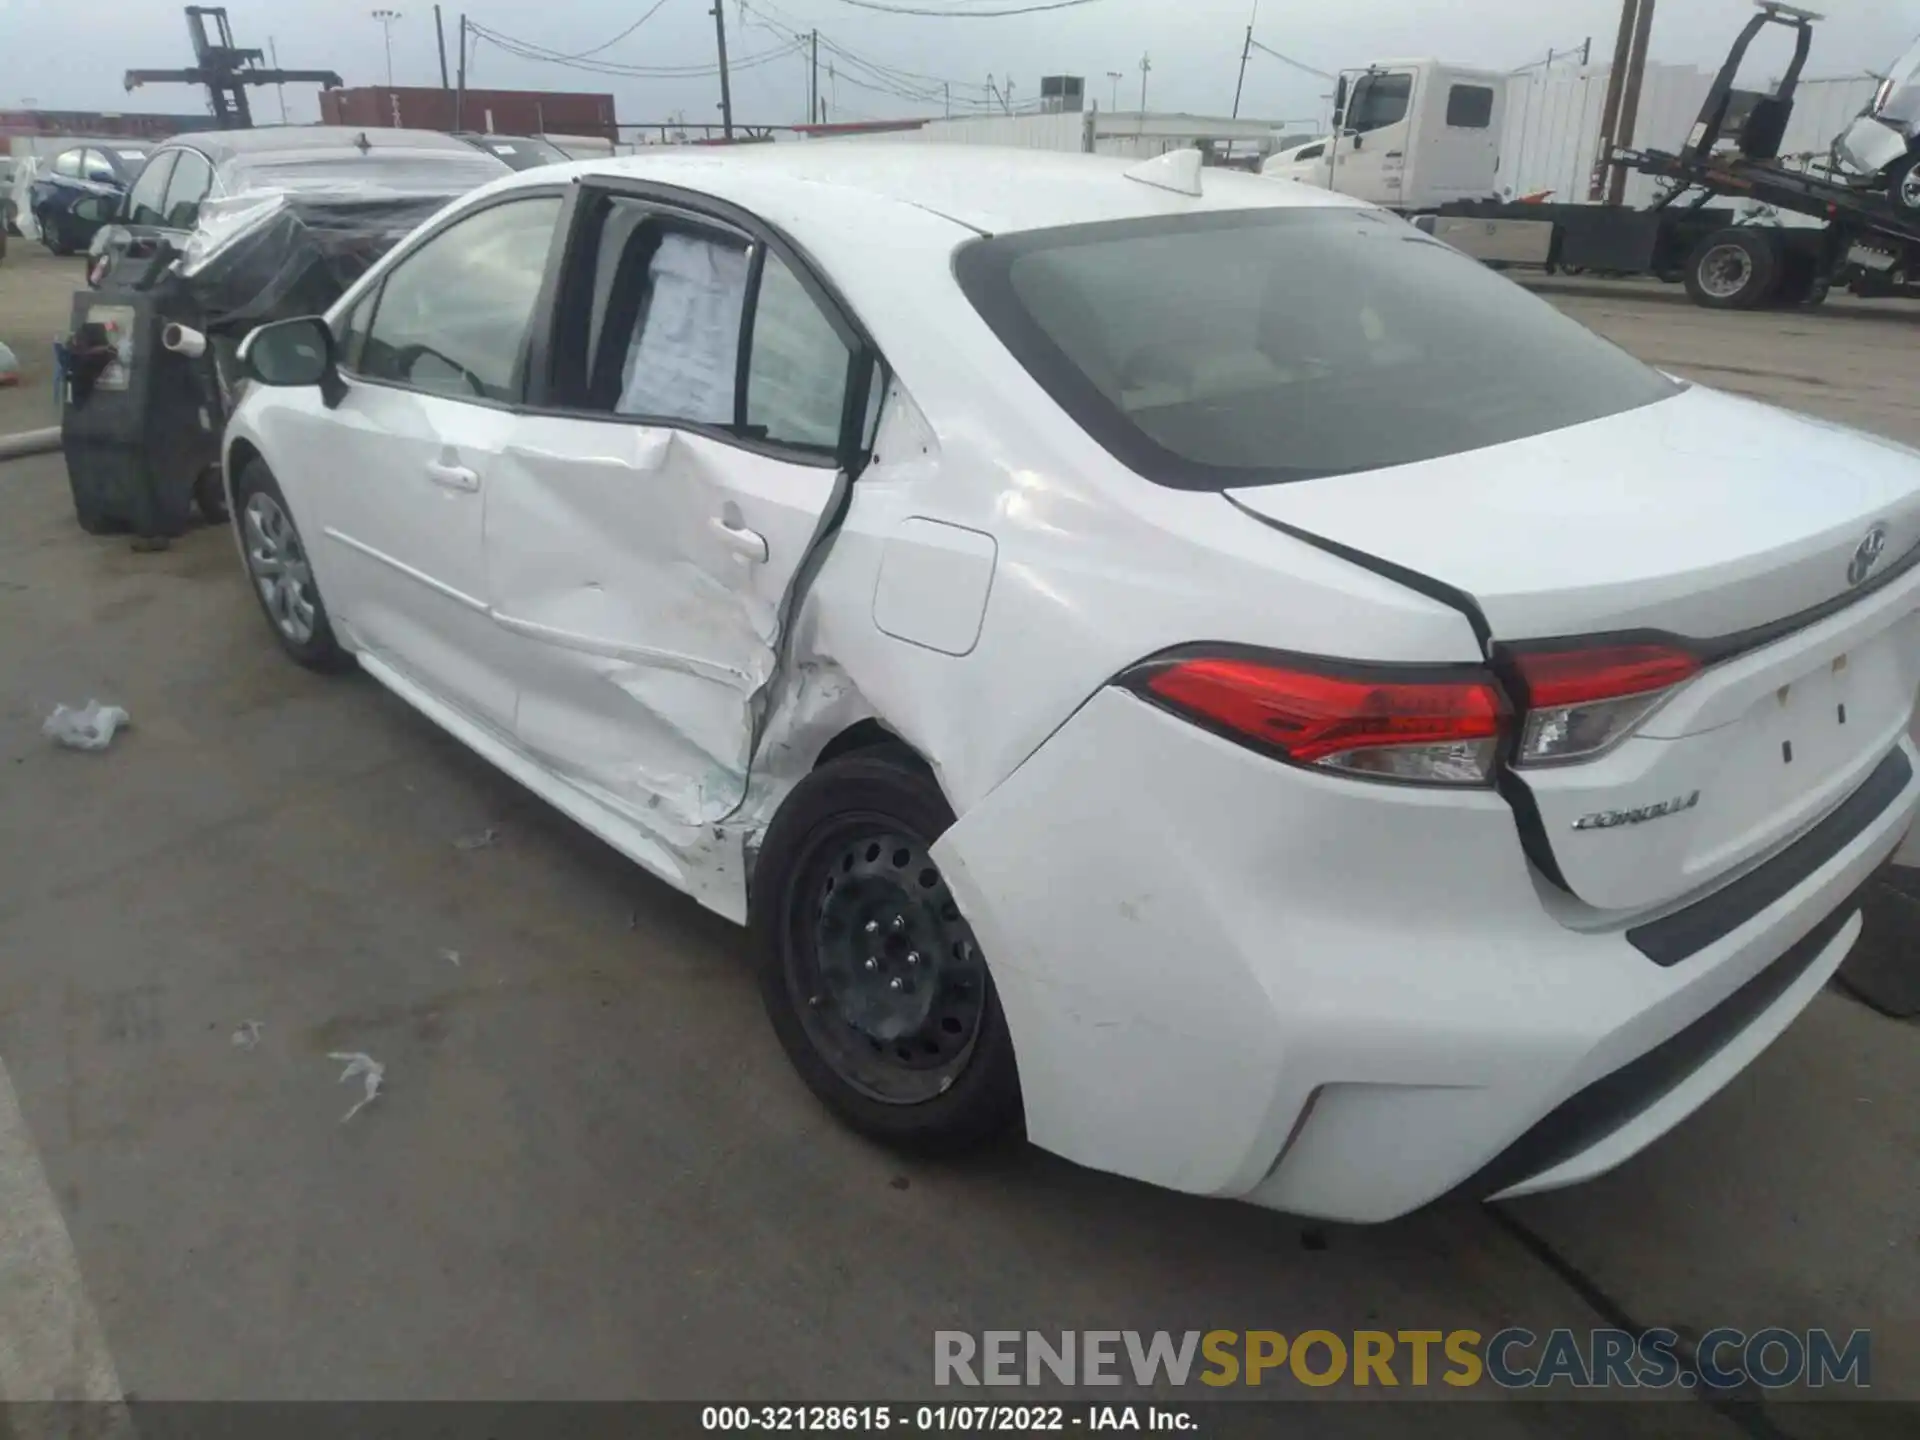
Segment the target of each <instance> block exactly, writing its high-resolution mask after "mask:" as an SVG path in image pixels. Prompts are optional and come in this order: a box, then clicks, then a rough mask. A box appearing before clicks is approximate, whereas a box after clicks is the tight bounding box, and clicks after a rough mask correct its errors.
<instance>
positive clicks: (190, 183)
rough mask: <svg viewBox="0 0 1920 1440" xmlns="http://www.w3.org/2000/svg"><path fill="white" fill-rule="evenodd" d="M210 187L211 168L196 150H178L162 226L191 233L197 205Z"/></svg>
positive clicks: (198, 207) (197, 214) (197, 210)
mask: <svg viewBox="0 0 1920 1440" xmlns="http://www.w3.org/2000/svg"><path fill="white" fill-rule="evenodd" d="M212 188H213V166H211V165H210V164H208V163H207V157H206V156H204V155H202V154H201V153H200V152H199V151H198V150H182V151H181V152H180V159H179V161H178V162H177V163H176V164H175V165H174V168H173V179H172V180H171V181H169V182H168V184H167V201H166V214H167V218H166V222H165V223H166V225H167V227H168V228H169V229H172V230H191V229H193V227H194V226H195V225H196V224H198V223H199V221H200V202H201V201H202V200H205V199H206V198H207V192H208V191H209V190H211V189H212Z"/></svg>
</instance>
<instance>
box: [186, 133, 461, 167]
mask: <svg viewBox="0 0 1920 1440" xmlns="http://www.w3.org/2000/svg"><path fill="white" fill-rule="evenodd" d="M362 137H364V138H365V140H366V142H367V145H368V147H369V148H371V149H374V150H448V151H453V152H456V153H459V152H464V151H465V150H467V149H468V148H469V147H468V145H467V143H466V142H465V141H463V140H456V139H454V138H453V136H451V135H443V134H441V133H440V132H439V131H437V130H395V129H389V128H384V127H380V126H371V125H369V126H361V125H259V126H255V127H254V128H253V129H251V130H195V131H191V132H189V133H187V134H184V135H175V136H174V137H173V138H172V139H170V140H168V141H167V142H166V143H167V146H168V148H178V147H185V148H188V149H192V150H198V151H199V152H200V153H201V154H202V155H205V156H206V157H207V158H208V159H209V160H211V161H213V162H214V163H215V164H216V165H217V164H219V163H220V162H221V161H223V160H227V159H232V158H235V157H239V156H253V155H269V154H275V155H296V154H299V153H301V152H303V151H318V150H345V149H348V148H349V147H352V148H358V146H359V143H360V140H361V139H362Z"/></svg>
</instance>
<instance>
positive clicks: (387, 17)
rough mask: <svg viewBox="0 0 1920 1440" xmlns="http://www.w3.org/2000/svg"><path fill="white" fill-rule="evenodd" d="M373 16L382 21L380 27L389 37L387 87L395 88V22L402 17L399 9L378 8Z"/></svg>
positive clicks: (387, 37)
mask: <svg viewBox="0 0 1920 1440" xmlns="http://www.w3.org/2000/svg"><path fill="white" fill-rule="evenodd" d="M373 18H374V19H376V20H378V21H379V22H380V29H381V31H382V33H384V34H385V36H386V39H387V89H389V90H391V89H392V88H393V22H394V21H396V20H398V19H399V18H400V12H399V11H398V10H376V11H374V12H373Z"/></svg>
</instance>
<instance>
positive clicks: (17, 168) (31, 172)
mask: <svg viewBox="0 0 1920 1440" xmlns="http://www.w3.org/2000/svg"><path fill="white" fill-rule="evenodd" d="M39 174H40V162H39V159H38V157H36V156H33V155H16V156H14V157H13V187H12V189H11V190H10V191H9V193H8V198H9V199H10V200H12V201H13V226H14V229H16V230H18V231H19V232H20V237H21V238H22V239H23V240H38V239H39V238H40V225H39V222H37V221H36V220H35V219H34V218H33V182H34V181H35V180H36V179H38V178H39Z"/></svg>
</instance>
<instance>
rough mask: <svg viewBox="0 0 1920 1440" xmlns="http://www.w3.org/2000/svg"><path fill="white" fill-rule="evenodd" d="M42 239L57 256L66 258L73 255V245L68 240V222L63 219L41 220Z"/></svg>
mask: <svg viewBox="0 0 1920 1440" xmlns="http://www.w3.org/2000/svg"><path fill="white" fill-rule="evenodd" d="M40 239H41V240H42V242H43V243H45V245H46V247H47V249H49V250H51V251H52V252H53V253H54V254H56V255H59V256H63V257H64V256H67V255H71V254H73V243H72V242H71V241H70V240H69V239H68V238H67V222H66V221H65V219H63V218H61V217H58V216H43V217H42V218H41V221H40Z"/></svg>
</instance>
